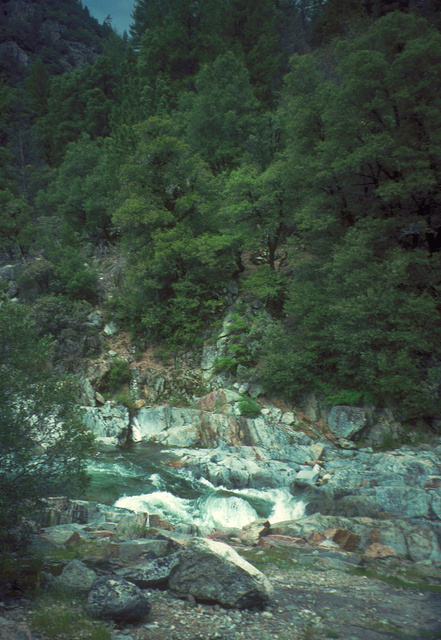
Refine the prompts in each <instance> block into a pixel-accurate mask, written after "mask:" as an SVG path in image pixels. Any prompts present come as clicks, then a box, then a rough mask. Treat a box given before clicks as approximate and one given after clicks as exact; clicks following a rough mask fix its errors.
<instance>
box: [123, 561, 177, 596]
mask: <svg viewBox="0 0 441 640" xmlns="http://www.w3.org/2000/svg"><path fill="white" fill-rule="evenodd" d="M179 557H180V554H179V553H173V554H171V555H169V556H165V557H164V558H157V559H156V560H152V561H150V562H144V563H142V564H137V565H132V566H130V567H124V568H123V569H118V570H117V571H116V572H115V573H116V575H117V576H118V577H119V578H124V579H125V580H128V581H129V582H132V583H133V584H136V585H137V586H138V587H139V588H140V589H166V588H167V584H168V578H169V576H170V572H171V570H172V569H173V567H174V566H175V565H176V564H177V562H178V561H179Z"/></svg>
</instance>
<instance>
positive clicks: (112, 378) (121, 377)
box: [106, 360, 132, 393]
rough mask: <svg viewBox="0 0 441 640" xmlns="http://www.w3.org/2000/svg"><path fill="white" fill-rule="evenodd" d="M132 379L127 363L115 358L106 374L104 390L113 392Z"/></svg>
mask: <svg viewBox="0 0 441 640" xmlns="http://www.w3.org/2000/svg"><path fill="white" fill-rule="evenodd" d="M131 379H132V373H131V371H130V366H129V363H128V362H126V361H125V360H115V362H114V363H113V367H112V368H111V369H110V371H109V373H108V374H107V376H106V390H107V391H110V393H115V392H116V391H118V389H121V387H123V386H124V385H125V384H129V383H130V381H131Z"/></svg>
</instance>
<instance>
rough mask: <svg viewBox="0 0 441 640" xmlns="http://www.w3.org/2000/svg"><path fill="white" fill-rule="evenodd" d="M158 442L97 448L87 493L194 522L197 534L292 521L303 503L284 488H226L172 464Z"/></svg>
mask: <svg viewBox="0 0 441 640" xmlns="http://www.w3.org/2000/svg"><path fill="white" fill-rule="evenodd" d="M173 460H176V457H175V456H174V457H173V458H172V457H171V456H170V455H169V454H168V453H167V451H163V450H161V449H160V448H159V447H155V446H152V445H145V444H136V445H133V446H132V448H131V449H128V450H123V451H99V452H97V454H96V455H95V456H94V458H93V459H92V460H91V461H90V464H89V473H90V475H91V485H90V487H89V489H88V491H87V494H86V498H87V499H88V500H95V501H97V502H100V503H102V504H108V505H113V506H117V507H124V508H126V509H131V510H132V511H136V512H147V513H149V514H153V513H155V514H158V515H160V516H161V517H163V518H165V519H167V520H168V521H169V522H171V523H172V524H174V525H177V524H181V523H183V524H189V525H193V526H194V525H196V526H197V527H198V529H199V532H200V533H201V534H204V535H206V534H207V533H210V532H212V531H215V530H228V529H234V528H241V527H243V526H245V525H247V524H249V523H250V522H252V521H253V520H256V519H257V518H266V519H268V520H269V521H270V522H282V521H283V520H294V519H297V518H300V517H301V516H302V515H303V514H304V507H305V505H304V503H303V502H302V501H301V500H299V499H298V498H295V497H294V496H292V495H291V493H290V492H289V489H288V487H282V488H277V489H274V488H268V489H253V488H241V489H236V490H234V489H233V490H232V489H226V488H225V487H220V486H219V487H215V486H213V485H212V484H211V483H210V482H209V481H208V480H205V479H204V478H200V479H197V478H194V477H192V476H191V475H190V474H189V472H188V471H186V470H182V469H179V468H176V467H175V466H173V464H172V461H173Z"/></svg>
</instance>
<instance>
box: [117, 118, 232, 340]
mask: <svg viewBox="0 0 441 640" xmlns="http://www.w3.org/2000/svg"><path fill="white" fill-rule="evenodd" d="M134 130H135V131H136V133H137V138H138V142H137V145H136V149H135V151H134V154H133V155H132V156H131V157H130V158H129V159H128V162H127V164H126V165H125V166H124V167H123V169H122V172H121V174H122V175H121V184H122V188H121V193H120V202H121V206H120V207H119V208H118V209H117V210H116V211H115V213H114V217H113V219H114V223H115V224H116V225H117V226H118V228H119V231H120V233H121V234H123V244H124V245H125V248H126V251H127V257H128V272H127V276H126V280H125V287H124V290H123V291H122V297H121V299H120V303H119V304H118V302H117V309H116V313H119V314H120V317H122V319H124V317H125V318H126V319H127V321H128V322H130V324H131V326H132V328H133V330H134V331H135V332H136V331H137V332H140V331H144V332H146V333H147V334H148V336H149V338H150V339H155V338H158V337H160V338H162V339H165V340H167V341H168V342H169V343H170V344H174V345H176V346H177V345H179V346H182V345H185V344H190V343H194V341H195V339H196V336H198V335H200V333H201V330H202V328H203V327H205V326H206V324H207V322H209V321H212V320H213V318H214V317H215V316H216V314H217V313H218V311H219V310H220V309H221V308H222V304H223V303H222V300H221V291H222V288H223V285H224V283H225V281H227V280H229V279H230V275H231V270H232V269H233V268H234V266H235V262H234V243H235V241H236V240H235V235H234V232H229V231H228V229H225V228H223V227H222V221H221V219H220V216H219V213H218V211H217V208H216V200H217V197H218V196H217V193H216V190H215V189H216V186H217V181H216V180H214V179H213V177H212V176H211V175H210V173H209V171H208V169H207V167H206V165H205V164H204V163H203V162H202V161H201V160H200V158H199V157H198V156H195V155H194V154H192V152H191V149H190V147H189V146H188V144H187V143H186V142H185V139H183V138H182V129H181V127H180V125H179V121H178V120H177V121H173V120H172V119H171V118H158V117H152V118H149V119H148V120H147V121H146V122H145V123H143V124H142V125H139V126H137V127H135V128H134Z"/></svg>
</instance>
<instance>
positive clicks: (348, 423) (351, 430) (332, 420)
mask: <svg viewBox="0 0 441 640" xmlns="http://www.w3.org/2000/svg"><path fill="white" fill-rule="evenodd" d="M366 423H367V417H366V412H365V411H364V409H361V408H359V407H350V406H346V405H338V406H335V407H332V409H331V411H330V412H329V416H328V425H329V429H330V431H331V433H333V434H334V435H335V436H336V437H337V438H344V439H348V440H349V439H350V438H352V436H354V435H356V434H357V433H359V431H361V430H362V429H363V427H364V426H366Z"/></svg>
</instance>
